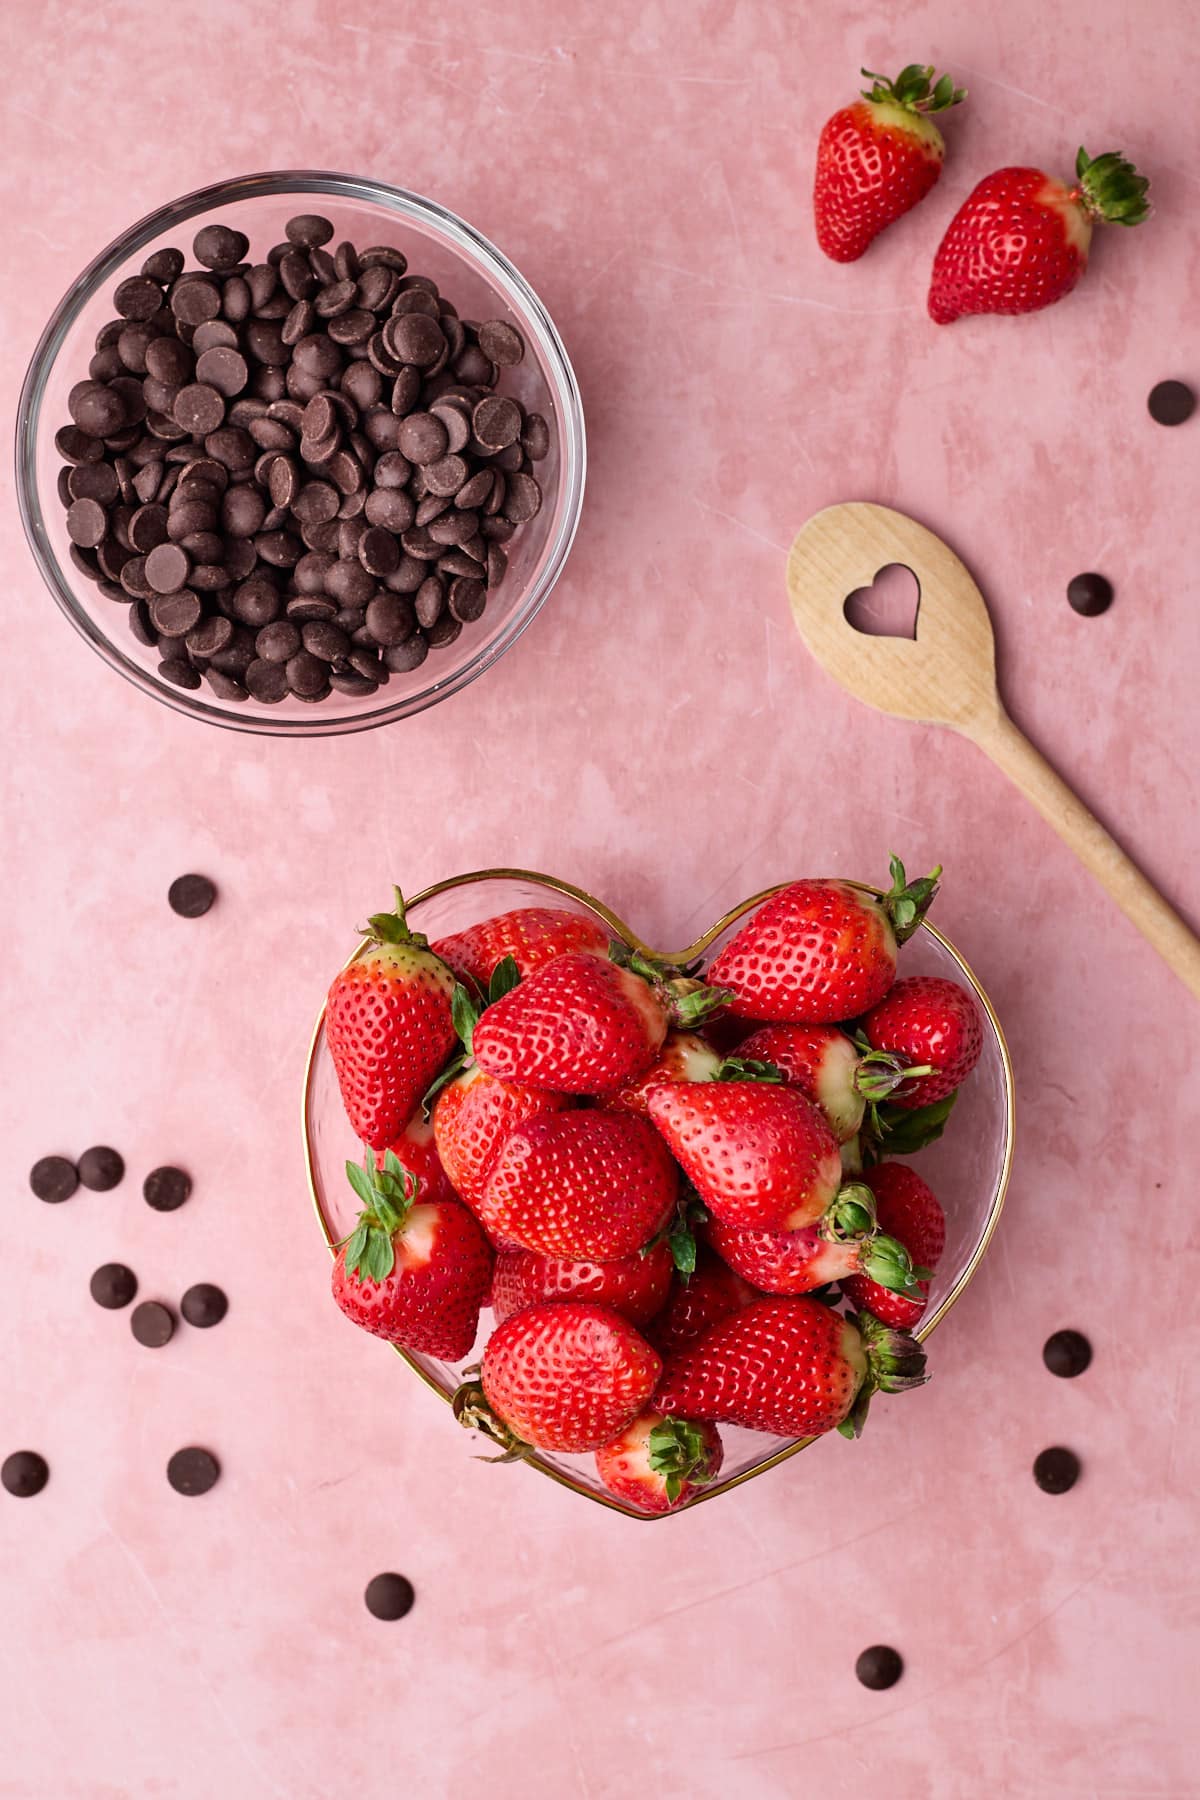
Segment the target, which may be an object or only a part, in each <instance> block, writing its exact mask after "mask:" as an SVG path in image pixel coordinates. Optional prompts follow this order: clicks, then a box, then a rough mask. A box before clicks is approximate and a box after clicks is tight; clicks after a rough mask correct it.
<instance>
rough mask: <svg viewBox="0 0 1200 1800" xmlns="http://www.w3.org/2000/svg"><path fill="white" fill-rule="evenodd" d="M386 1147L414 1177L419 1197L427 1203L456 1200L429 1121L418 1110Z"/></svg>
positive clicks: (456, 1196)
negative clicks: (393, 1140) (418, 1189)
mask: <svg viewBox="0 0 1200 1800" xmlns="http://www.w3.org/2000/svg"><path fill="white" fill-rule="evenodd" d="M388 1149H389V1150H391V1151H392V1152H394V1154H395V1156H396V1158H397V1160H398V1161H399V1163H400V1167H401V1168H402V1169H405V1170H407V1172H408V1173H409V1174H410V1175H413V1176H415V1177H416V1180H417V1183H418V1185H419V1188H420V1193H421V1200H422V1203H423V1204H424V1205H429V1203H430V1202H431V1201H434V1200H456V1199H457V1198H458V1195H457V1194H456V1193H455V1191H454V1189H453V1187H452V1186H451V1185H450V1182H449V1180H448V1178H447V1175H446V1171H445V1169H444V1168H443V1167H442V1164H441V1159H440V1158H439V1156H438V1153H437V1145H436V1143H435V1142H434V1136H433V1125H432V1123H431V1122H430V1121H429V1120H428V1119H423V1118H422V1117H421V1115H420V1113H418V1114H417V1115H416V1116H415V1118H412V1119H410V1120H409V1121H408V1124H407V1125H406V1126H405V1127H404V1130H403V1131H402V1132H401V1133H400V1136H399V1137H398V1138H397V1139H396V1141H395V1143H394V1144H389V1145H388Z"/></svg>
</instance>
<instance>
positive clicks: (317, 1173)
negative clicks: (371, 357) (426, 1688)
mask: <svg viewBox="0 0 1200 1800" xmlns="http://www.w3.org/2000/svg"><path fill="white" fill-rule="evenodd" d="M783 885H785V884H784V883H780V884H779V886H783ZM854 885H856V886H860V887H862V888H863V892H864V893H868V892H869V893H875V892H878V890H877V889H871V888H868V887H866V886H865V885H864V884H862V883H855V884H854ZM777 891H778V890H777V888H768V889H767V890H766V891H765V892H764V893H761V894H755V895H753V896H752V897H751V898H750V899H749V900H744V901H743V902H742V904H741V905H740V906H737V907H735V908H734V909H733V911H732V912H729V913H726V915H725V917H724V918H723V919H719V920H718V921H717V923H716V924H715V925H712V926H710V927H709V929H708V930H707V931H706V932H705V933H704V934H703V936H702V937H699V938H697V939H696V941H695V943H694V944H689V945H688V947H687V949H686V950H678V951H670V952H661V951H655V950H653V949H651V947H650V946H649V945H647V944H645V943H643V941H642V940H641V939H640V938H639V937H638V936H637V934H636V933H635V932H633V931H631V930H630V929H629V927H628V926H627V925H626V924H625V923H624V921H623V920H621V919H619V918H617V916H616V914H615V913H613V912H612V911H611V910H610V909H609V908H608V907H607V906H605V905H604V904H603V902H602V901H599V900H595V899H593V898H592V896H591V895H590V894H585V893H583V892H582V890H581V889H579V888H576V887H572V886H571V885H570V884H569V883H568V882H564V881H558V880H556V879H555V878H554V877H552V876H549V875H537V874H533V873H531V872H530V871H529V870H526V869H483V870H480V871H478V872H477V873H475V874H472V875H458V876H455V877H453V879H451V880H449V881H440V882H438V883H437V884H436V885H435V886H434V887H431V888H427V889H426V890H425V892H424V893H422V894H418V895H417V896H416V897H415V898H414V899H412V900H410V901H409V903H408V917H409V921H410V923H411V924H412V925H413V926H414V927H415V928H416V929H418V930H420V931H423V932H425V933H426V935H427V936H428V937H429V938H431V939H433V938H438V937H443V936H445V935H446V934H447V933H449V932H453V931H461V930H463V929H464V928H465V927H466V926H468V925H473V924H475V923H476V922H477V921H478V920H480V919H486V918H489V917H491V916H492V915H493V914H495V913H501V912H507V911H509V910H510V909H511V908H513V907H517V906H545V905H553V906H559V907H564V908H566V909H567V910H569V911H571V912H577V913H583V914H589V915H591V916H592V917H594V918H597V919H599V920H600V922H601V923H602V924H603V925H604V926H605V927H606V929H607V930H608V931H609V932H610V933H611V934H612V935H613V936H614V937H616V938H621V939H623V940H624V941H625V943H627V944H629V945H630V946H631V947H632V948H634V949H636V950H639V951H641V953H642V954H643V955H645V956H649V957H651V958H653V960H655V961H657V962H664V963H673V964H684V963H689V962H692V961H693V960H695V959H696V958H697V957H704V958H706V959H707V957H708V956H710V955H711V954H712V953H713V952H715V950H717V949H719V948H720V946H721V945H722V944H724V943H725V942H726V941H727V940H728V939H729V938H730V937H731V936H732V934H733V932H734V931H735V930H736V929H737V927H738V926H739V925H740V924H741V922H742V920H743V919H744V918H745V917H746V915H747V913H751V912H753V911H754V909H755V907H756V906H761V904H762V902H763V901H764V900H765V899H767V898H768V896H769V895H770V894H773V893H775V892H777ZM361 948H362V947H361V946H360V948H359V950H358V951H356V952H355V955H358V954H361ZM350 960H351V961H353V958H351V959H350ZM901 967H902V971H903V973H904V974H905V975H943V976H946V977H948V978H949V979H950V980H953V981H959V982H961V983H962V984H963V985H964V986H966V987H967V988H969V989H970V990H971V992H972V993H973V994H974V995H975V998H976V1000H977V1001H978V1002H979V1008H980V1012H981V1014H982V1016H983V1022H984V1032H983V1053H982V1055H981V1056H980V1059H979V1064H978V1066H977V1068H976V1070H975V1072H974V1074H973V1075H972V1076H971V1078H970V1080H969V1081H968V1082H966V1083H965V1084H964V1086H963V1088H962V1091H961V1093H960V1094H959V1098H958V1101H957V1104H956V1106H955V1109H954V1113H953V1115H952V1117H951V1120H950V1124H949V1127H948V1129H947V1131H946V1135H945V1136H944V1137H943V1138H942V1139H941V1140H940V1141H939V1142H938V1143H936V1144H931V1145H930V1146H929V1148H928V1149H927V1150H923V1151H922V1152H921V1154H920V1157H919V1159H918V1163H917V1166H918V1168H919V1169H920V1171H921V1173H922V1174H923V1175H924V1176H926V1177H927V1179H928V1180H929V1183H930V1185H931V1186H932V1188H933V1189H934V1192H935V1193H936V1194H937V1195H938V1197H939V1199H940V1200H941V1202H942V1205H943V1207H944V1208H945V1212H946V1249H945V1253H944V1255H943V1257H942V1260H941V1263H940V1265H939V1267H938V1270H937V1273H936V1275H935V1276H934V1279H933V1283H932V1289H931V1293H930V1300H929V1306H928V1309H927V1310H926V1313H925V1317H924V1319H923V1320H922V1322H921V1326H920V1329H919V1330H918V1332H917V1336H918V1337H921V1338H926V1337H928V1336H929V1335H930V1334H931V1332H933V1331H934V1330H935V1329H936V1327H937V1326H938V1325H940V1324H941V1322H942V1320H943V1319H944V1318H945V1317H946V1315H947V1313H948V1312H949V1311H950V1308H951V1307H952V1306H953V1305H954V1303H955V1301H956V1300H957V1299H958V1297H959V1295H960V1294H961V1293H962V1292H963V1290H964V1288H966V1286H967V1284H968V1282H969V1281H970V1280H971V1277H972V1276H973V1275H974V1273H975V1271H976V1269H977V1268H978V1267H979V1263H980V1260H981V1258H982V1256H983V1253H984V1251H985V1250H986V1249H987V1247H988V1244H989V1242H990V1241H991V1237H992V1233H993V1232H994V1231H995V1229H996V1224H997V1221H998V1219H999V1217H1000V1210H1001V1208H1002V1206H1003V1205H1004V1195H1005V1190H1006V1189H1007V1187H1008V1177H1009V1169H1010V1167H1011V1164H1012V1151H1013V1077H1012V1065H1011V1063H1010V1062H1009V1057H1008V1048H1007V1046H1006V1044H1005V1042H1004V1033H1003V1032H1002V1031H1001V1029H1000V1022H999V1020H998V1019H997V1017H996V1014H995V1012H994V1010H993V1008H992V1004H991V1001H990V1000H989V999H988V997H987V995H986V994H985V993H984V991H983V988H982V987H981V986H980V984H979V982H978V980H977V979H976V977H975V975H974V973H973V972H972V970H971V968H970V967H969V966H968V964H967V963H966V962H965V961H964V960H963V958H962V957H961V956H960V955H959V953H958V951H957V950H956V949H955V948H954V946H953V945H952V944H949V943H947V941H946V939H945V938H944V937H942V935H941V933H940V932H938V931H936V930H935V929H934V928H933V926H932V925H922V926H921V928H920V929H919V930H918V931H917V932H916V933H915V934H914V936H913V937H912V938H911V939H910V940H909V942H908V943H907V944H906V945H905V946H904V949H903V952H902V963H901ZM303 1126H304V1154H305V1162H306V1166H307V1170H308V1181H309V1188H310V1191H311V1195H312V1201H313V1205H314V1207H315V1208H316V1214H317V1219H318V1222H319V1224H320V1227H321V1231H322V1234H323V1235H324V1238H325V1242H326V1244H327V1245H328V1246H329V1248H330V1249H331V1250H332V1248H333V1246H334V1245H335V1244H336V1243H337V1242H339V1241H340V1240H341V1239H342V1238H344V1237H346V1236H347V1235H348V1233H349V1232H350V1231H351V1229H352V1228H353V1225H354V1220H355V1217H356V1215H357V1210H358V1206H357V1201H356V1199H355V1196H354V1193H353V1190H352V1189H351V1187H350V1185H349V1183H348V1182H347V1180H346V1173H345V1165H346V1161H347V1158H350V1157H354V1158H358V1157H360V1156H361V1154H362V1146H361V1145H360V1144H359V1142H358V1140H357V1139H356V1138H355V1136H354V1133H353V1132H352V1130H351V1129H350V1125H349V1122H348V1120H347V1118H346V1114H345V1111H344V1110H343V1107H342V1101H341V1095H340V1093H339V1092H338V1083H337V1075H336V1073H335V1071H334V1067H333V1059H332V1058H331V1056H330V1054H329V1047H328V1045H327V1044H326V1041H325V1011H324V1008H322V1010H321V1013H320V1016H319V1017H318V1019H317V1023H316V1028H315V1030H314V1032H313V1038H312V1044H311V1046H310V1049H309V1055H308V1065H307V1068H306V1071H305V1078H304V1113H303ZM491 1325H492V1319H491V1314H490V1313H489V1312H487V1311H485V1312H484V1315H483V1318H482V1320H481V1324H480V1334H479V1339H478V1341H477V1343H476V1345H475V1347H474V1349H473V1350H472V1352H471V1354H470V1355H469V1356H467V1357H464V1359H463V1362H462V1363H460V1364H455V1363H445V1362H439V1361H438V1360H437V1359H436V1358H434V1357H429V1356H418V1355H415V1354H413V1353H412V1352H410V1351H406V1350H398V1351H397V1354H398V1355H399V1356H400V1357H401V1358H402V1359H403V1360H404V1361H405V1362H406V1363H407V1364H408V1366H409V1368H410V1369H412V1370H413V1372H414V1373H415V1374H417V1375H419V1376H420V1377H421V1380H422V1381H423V1382H424V1383H425V1384H426V1386H427V1387H429V1388H432V1390H433V1392H434V1393H435V1394H437V1395H438V1396H439V1398H440V1399H442V1400H444V1401H446V1402H449V1401H450V1400H451V1398H452V1397H453V1394H454V1391H455V1389H456V1388H457V1387H458V1386H459V1384H460V1382H462V1381H463V1380H464V1379H465V1375H464V1368H465V1365H469V1364H472V1363H476V1362H478V1360H479V1355H480V1352H481V1350H482V1348H483V1344H484V1342H485V1341H486V1338H487V1335H488V1333H489V1332H490V1330H491ZM721 1436H722V1439H723V1441H724V1445H725V1461H724V1466H723V1468H722V1471H721V1478H720V1480H719V1481H715V1482H713V1483H712V1485H711V1486H709V1487H707V1488H705V1489H704V1491H703V1492H702V1493H701V1494H699V1495H698V1496H697V1497H696V1499H694V1500H693V1501H692V1502H691V1505H692V1506H699V1505H701V1504H703V1503H704V1502H705V1501H708V1500H713V1499H715V1498H716V1497H717V1495H718V1494H725V1493H728V1492H729V1490H730V1489H731V1488H735V1487H739V1486H740V1485H741V1483H742V1482H743V1481H749V1480H751V1479H752V1477H754V1476H755V1475H762V1474H764V1473H765V1472H766V1471H767V1470H768V1469H773V1468H774V1467H775V1466H776V1464H777V1463H781V1462H783V1461H785V1460H786V1458H787V1457H789V1456H794V1455H795V1454H796V1452H797V1451H799V1450H803V1449H805V1448H806V1447H807V1446H808V1445H809V1444H811V1443H814V1442H815V1441H816V1440H815V1439H813V1438H780V1437H769V1436H767V1435H765V1434H764V1433H762V1432H756V1431H742V1430H739V1429H737V1428H735V1427H731V1426H722V1427H721ZM528 1462H529V1466H530V1467H532V1468H535V1469H538V1470H540V1471H541V1473H542V1474H544V1475H549V1476H550V1477H551V1479H552V1480H554V1481H557V1482H560V1483H561V1484H562V1486H563V1487H568V1488H570V1489H571V1490H572V1492H573V1493H576V1494H582V1495H583V1496H584V1497H585V1498H587V1499H589V1500H596V1501H599V1502H600V1504H601V1505H602V1506H607V1507H609V1508H610V1509H611V1510H613V1511H615V1512H622V1513H625V1514H627V1515H628V1517H630V1518H633V1519H643V1518H651V1517H669V1516H670V1515H669V1514H647V1513H641V1512H638V1511H637V1510H636V1508H634V1507H631V1506H626V1505H625V1504H623V1503H622V1502H621V1501H619V1500H617V1499H615V1498H614V1496H613V1495H611V1494H610V1493H609V1492H608V1490H607V1489H606V1488H605V1487H603V1486H602V1484H601V1482H600V1480H599V1477H598V1476H597V1474H596V1468H595V1461H594V1459H593V1458H592V1457H591V1456H563V1455H558V1454H554V1453H551V1452H548V1451H544V1452H539V1453H538V1454H536V1455H532V1456H530V1457H529V1458H528Z"/></svg>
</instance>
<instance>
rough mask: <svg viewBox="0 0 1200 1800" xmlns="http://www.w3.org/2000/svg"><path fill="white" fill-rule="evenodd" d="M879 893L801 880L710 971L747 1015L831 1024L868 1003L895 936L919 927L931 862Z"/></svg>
mask: <svg viewBox="0 0 1200 1800" xmlns="http://www.w3.org/2000/svg"><path fill="white" fill-rule="evenodd" d="M891 869H892V886H891V888H890V889H889V891H888V892H887V893H886V894H883V895H881V896H880V898H879V899H876V898H875V896H874V895H873V894H864V893H860V892H859V891H858V889H857V888H852V887H849V886H848V885H847V884H846V883H845V882H843V881H795V882H792V884H791V885H790V886H789V887H785V888H781V889H780V891H779V892H778V893H777V894H773V895H772V896H771V898H770V899H769V900H765V901H764V902H763V904H762V905H761V906H760V907H759V908H758V910H757V912H755V913H754V914H753V916H752V917H751V918H750V919H748V920H747V922H746V924H745V925H743V926H742V928H741V930H740V931H739V932H738V933H737V934H736V936H734V937H733V938H731V939H730V941H729V943H728V944H726V945H725V948H724V949H723V950H721V951H720V952H719V954H718V955H717V956H716V957H715V958H714V959H713V961H712V963H711V964H710V965H709V969H708V979H709V980H710V981H711V982H713V983H714V984H716V985H717V986H718V987H720V988H731V989H732V990H733V995H734V998H733V999H732V1001H730V1003H729V1004H730V1011H731V1012H734V1013H736V1014H737V1015H738V1016H739V1017H741V1018H748V1019H766V1020H784V1021H787V1022H789V1023H793V1024H802V1025H831V1024H836V1022H837V1021H838V1020H839V1019H851V1018H854V1017H855V1016H856V1015H857V1014H858V1013H862V1012H866V1010H867V1008H868V1007H870V1006H874V1005H875V1003H876V1001H877V1000H882V999H883V996H884V995H885V994H886V993H887V991H888V989H889V988H890V987H891V985H892V982H893V981H894V980H895V976H896V945H897V943H898V942H899V943H903V942H904V940H905V938H907V937H909V936H911V934H912V933H913V932H914V931H915V930H916V928H917V926H918V924H919V923H920V921H921V919H922V917H923V916H924V913H925V910H926V908H927V907H928V905H929V903H930V901H931V900H932V899H933V896H934V894H935V893H936V892H937V878H938V876H939V875H940V874H941V869H940V868H938V869H935V870H934V871H933V873H932V875H928V876H926V877H925V879H924V880H922V881H914V882H911V883H908V882H906V880H905V876H904V865H903V864H902V863H901V862H899V861H898V860H897V858H896V857H893V858H892V863H891Z"/></svg>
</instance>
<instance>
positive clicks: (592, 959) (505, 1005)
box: [474, 946, 724, 1094]
mask: <svg viewBox="0 0 1200 1800" xmlns="http://www.w3.org/2000/svg"><path fill="white" fill-rule="evenodd" d="M614 951H615V953H616V954H617V955H620V956H622V957H623V958H625V959H626V960H628V961H629V963H630V965H631V966H629V967H625V966H622V963H621V962H618V961H616V960H614V959H613V956H612V955H611V954H610V956H609V957H607V958H606V957H603V956H599V955H597V954H595V953H594V952H589V951H573V952H571V953H570V954H568V955H566V956H559V957H556V958H555V959H554V961H553V962H548V963H544V964H543V965H542V967H541V968H540V969H537V970H535V971H534V973H533V974H532V975H530V976H527V977H526V979H525V980H523V981H522V982H521V983H520V985H519V986H517V987H514V988H512V989H511V991H510V992H508V993H506V994H504V995H502V996H501V998H499V999H498V1000H497V1001H496V1002H495V1003H494V1005H492V1006H489V1007H488V1009H487V1011H486V1012H485V1013H484V1014H483V1016H482V1018H481V1019H480V1020H479V1022H478V1024H477V1025H476V1026H475V1029H474V1052H475V1060H476V1061H477V1062H478V1064H479V1066H480V1068H481V1069H483V1070H485V1071H486V1073H487V1074H489V1075H494V1076H495V1077H496V1079H497V1080H498V1081H506V1082H516V1083H518V1084H520V1085H522V1086H527V1087H543V1088H552V1089H554V1090H555V1091H556V1092H559V1093H568V1094H603V1093H607V1092H608V1091H610V1090H611V1089H613V1088H621V1087H626V1086H627V1085H628V1084H629V1083H630V1082H633V1081H636V1080H637V1078H638V1076H639V1075H643V1074H644V1073H645V1071H646V1070H647V1069H648V1068H649V1067H650V1065H651V1063H652V1062H653V1061H654V1060H655V1058H656V1056H657V1055H658V1053H659V1051H660V1050H661V1049H662V1046H663V1042H664V1040H665V1038H666V1035H667V1027H668V1025H669V1024H670V1023H672V1021H673V1020H674V1021H675V1022H677V1023H686V1022H688V1021H689V1020H695V1019H699V1018H700V1017H702V1016H703V1015H704V1013H705V1012H707V1011H709V1010H711V1009H712V1008H713V1007H714V1006H717V1005H720V1004H721V1003H722V1000H723V999H724V996H723V995H714V994H712V993H710V992H709V991H708V990H707V989H705V988H703V987H701V985H700V983H699V982H693V981H672V982H668V981H665V980H663V978H662V977H661V975H660V973H659V971H658V970H657V969H655V968H654V967H653V966H652V965H650V964H649V963H646V962H643V961H642V959H641V958H639V957H633V956H628V953H626V952H623V951H621V950H618V949H617V947H616V946H614Z"/></svg>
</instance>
